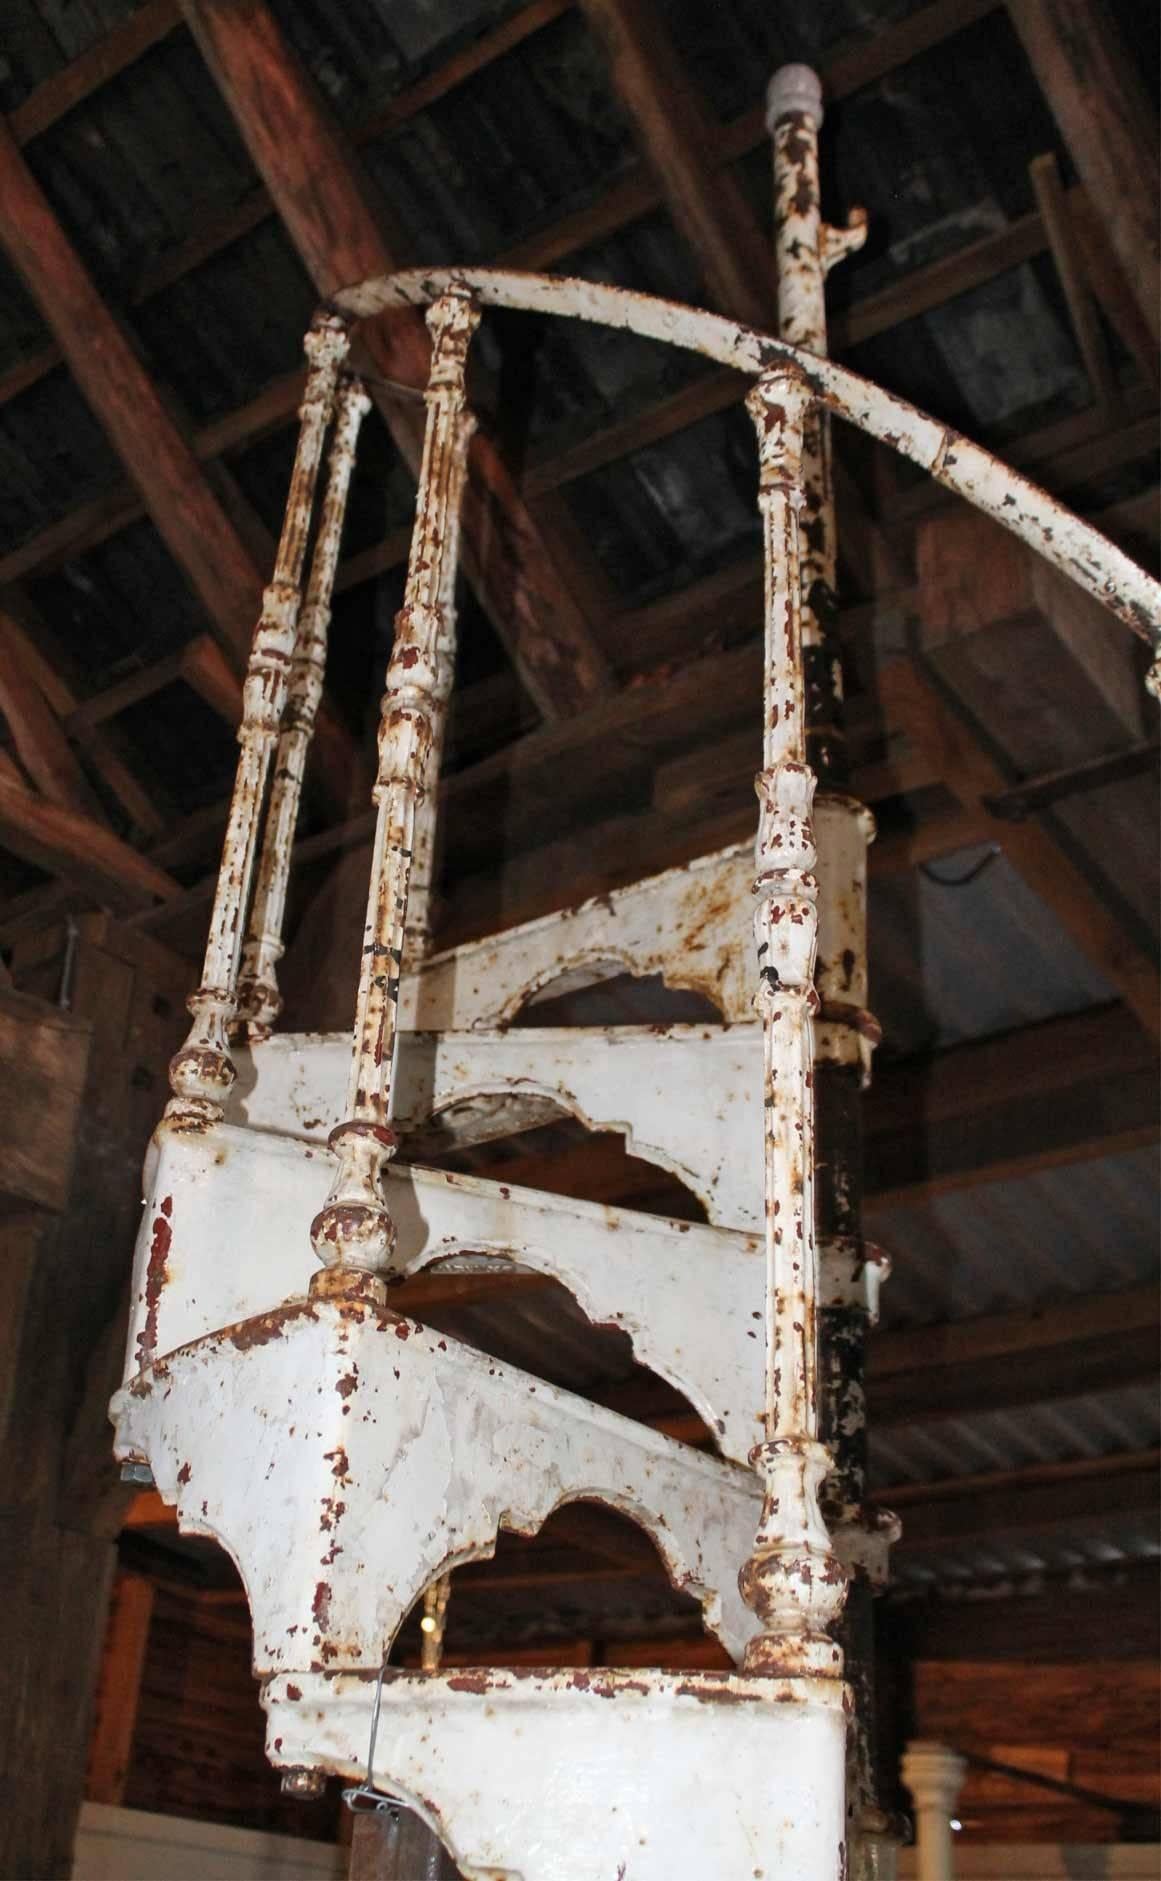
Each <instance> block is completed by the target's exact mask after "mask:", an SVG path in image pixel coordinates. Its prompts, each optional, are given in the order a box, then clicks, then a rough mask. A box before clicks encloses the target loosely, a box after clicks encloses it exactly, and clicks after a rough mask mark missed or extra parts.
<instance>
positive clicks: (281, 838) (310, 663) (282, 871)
mask: <svg viewBox="0 0 1161 1881" xmlns="http://www.w3.org/2000/svg"><path fill="white" fill-rule="evenodd" d="M370 409H371V401H370V399H369V398H368V397H367V394H366V392H365V391H364V389H363V387H362V385H361V384H360V382H359V381H358V380H357V379H347V380H346V381H345V382H344V383H343V385H342V386H341V387H340V389H339V393H338V397H337V399H336V401H335V426H334V432H333V434H332V437H331V448H330V458H329V465H328V471H327V486H326V490H325V492H324V495H323V500H322V510H321V513H320V517H319V526H318V536H317V539H316V541H315V546H314V554H313V556H312V558H311V565H310V576H309V579H308V581H307V584H306V599H305V601H304V603H303V607H302V612H301V614H300V615H299V618H298V633H297V635H296V637H295V645H294V657H293V659H292V660H291V665H290V681H289V685H288V688H287V695H286V706H285V709H284V711H283V714H282V730H281V733H280V734H279V739H278V752H277V756H276V758H275V762H274V778H273V781H272V783H271V786H270V803H269V807H268V809H267V812H266V828H265V830H264V832H263V837H262V857H261V860H260V862H259V864H258V879H257V886H256V888H255V890H254V906H253V909H252V911H251V914H250V925H249V929H248V932H247V935H246V945H245V947H244V949H243V952H242V972H241V978H240V980H239V983H238V1015H239V1018H240V1019H242V1021H243V1022H244V1024H245V1027H246V1033H247V1036H248V1037H249V1038H250V1039H251V1041H253V1040H255V1039H262V1038H268V1037H269V1035H270V1031H271V1028H272V1027H273V1025H274V1022H275V1020H276V1019H277V1017H278V1014H279V1012H280V1011H281V1008H282V995H281V993H280V992H279V990H278V962H279V961H280V960H281V958H282V953H283V942H282V922H283V917H284V915H285V913H286V890H287V885H288V883H289V880H290V857H291V850H292V848H293V846H294V831H295V826H296V824H297V822H298V807H299V802H300V800H301V797H302V783H303V777H304V775H305V772H306V759H307V753H308V751H309V750H310V741H311V737H312V735H313V733H314V723H315V719H316V718H317V716H318V708H319V704H320V702H321V700H322V693H323V682H324V679H325V676H326V663H327V633H328V630H329V628H330V622H331V594H332V591H333V589H334V584H335V569H336V568H337V566H338V560H339V543H340V541H341V539H342V533H343V522H344V519H345V517H346V513H347V495H348V492H349V490H350V487H351V473H352V471H353V470H354V467H355V451H356V449H357V446H358V441H359V427H360V426H361V424H362V422H363V419H364V417H365V416H366V414H367V413H368V412H369V411H370Z"/></svg>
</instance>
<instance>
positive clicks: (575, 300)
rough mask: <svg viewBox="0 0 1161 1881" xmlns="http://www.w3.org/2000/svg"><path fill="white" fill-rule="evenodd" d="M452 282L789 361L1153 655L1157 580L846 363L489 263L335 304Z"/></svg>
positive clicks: (748, 362) (401, 303) (641, 299)
mask: <svg viewBox="0 0 1161 1881" xmlns="http://www.w3.org/2000/svg"><path fill="white" fill-rule="evenodd" d="M452 282H454V283H457V284H460V285H463V286H465V287H467V288H468V289H469V290H470V291H471V292H472V293H473V294H474V295H475V296H476V297H477V299H478V300H479V301H480V303H481V304H482V305H484V306H491V307H512V308H517V309H524V310H525V311H527V312H530V313H540V314H552V315H556V316H558V317H560V316H563V317H565V318H570V319H575V320H592V321H594V322H596V323H597V324H599V325H601V326H608V327H613V328H617V329H619V330H621V331H623V332H631V333H638V334H640V335H641V336H642V338H644V339H653V340H659V341H661V342H663V343H664V344H665V345H668V346H680V347H683V348H685V349H687V350H688V351H691V352H695V353H700V354H701V355H702V356H703V357H704V358H706V359H712V360H713V361H715V363H716V364H718V365H721V366H732V367H734V368H735V369H736V370H737V371H739V372H745V373H750V374H753V375H759V374H761V373H764V372H767V371H769V370H770V369H771V368H773V367H775V366H777V365H778V364H780V363H781V364H784V365H786V366H790V367H794V368H796V369H797V370H798V371H799V372H801V373H802V374H803V375H804V377H805V379H806V381H807V383H808V384H809V386H810V388H811V390H812V392H813V393H814V395H815V397H816V398H819V399H820V400H822V402H823V403H824V404H825V405H826V406H827V408H828V410H829V411H831V412H832V413H833V414H834V415H835V416H836V417H839V418H844V419H846V420H847V421H848V422H849V423H850V424H853V425H856V426H857V427H858V429H859V430H860V431H865V432H867V434H868V435H869V436H870V437H873V438H877V439H878V440H879V442H880V443H882V444H886V445H887V446H888V447H889V448H890V449H891V450H894V451H898V452H899V453H900V455H901V456H903V457H908V458H910V459H911V461H912V462H913V463H915V464H918V465H919V467H920V469H921V470H925V471H926V472H927V473H928V475H929V476H931V477H934V479H935V480H936V482H937V483H940V484H942V485H943V487H944V488H945V489H948V490H952V491H954V492H955V494H956V495H957V496H962V497H963V498H964V500H965V501H966V502H968V503H972V504H974V506H975V507H976V508H977V509H980V510H982V511H983V512H984V514H985V515H988V516H991V517H993V518H994V519H995V521H996V522H998V523H1001V524H1002V525H1003V527H1004V528H1005V529H1010V530H1011V531H1012V533H1013V534H1014V535H1017V536H1019V537H1020V539H1021V541H1024V542H1027V544H1028V546H1029V547H1030V548H1032V549H1035V551H1036V552H1037V554H1038V555H1043V556H1044V558H1045V559H1046V560H1047V561H1049V562H1052V563H1054V564H1055V566H1056V567H1058V568H1060V569H1062V570H1063V572H1064V573H1065V574H1066V575H1067V576H1068V577H1069V578H1070V580H1072V581H1075V582H1076V583H1077V585H1078V586H1079V587H1081V588H1084V589H1085V590H1086V592H1087V593H1089V594H1091V595H1093V596H1094V598H1095V599H1096V600H1098V601H1099V602H1100V603H1101V604H1102V606H1104V607H1107V608H1108V609H1109V611H1110V612H1111V613H1113V614H1115V615H1116V616H1117V617H1118V619H1120V620H1122V621H1123V622H1124V623H1125V625H1126V626H1127V627H1129V628H1130V629H1131V630H1132V631H1133V632H1134V633H1135V634H1138V635H1139V636H1140V637H1141V638H1142V639H1143V640H1145V641H1147V642H1148V644H1149V645H1150V646H1151V647H1152V648H1153V651H1154V655H1155V656H1156V655H1158V654H1161V583H1158V582H1157V581H1155V580H1154V579H1153V577H1152V576H1151V575H1147V574H1146V573H1145V571H1144V569H1142V568H1139V567H1138V566H1137V564H1136V563H1135V562H1134V561H1132V560H1131V559H1130V557H1129V556H1127V555H1126V554H1125V553H1124V552H1123V550H1121V549H1118V548H1117V547H1116V545H1115V544H1114V543H1112V542H1110V541H1109V540H1108V539H1107V537H1105V536H1102V535H1101V534H1100V532H1099V531H1098V530H1096V529H1093V528H1092V527H1091V526H1090V525H1089V524H1088V523H1085V522H1082V521H1081V519H1080V517H1078V516H1074V515H1073V513H1072V511H1071V510H1069V509H1066V508H1065V506H1064V505H1063V504H1062V503H1058V502H1056V501H1055V499H1054V498H1053V497H1050V496H1049V495H1048V494H1047V492H1046V491H1044V490H1041V489H1039V488H1038V487H1037V486H1036V485H1035V484H1034V483H1032V482H1031V481H1030V480H1029V479H1028V478H1027V477H1025V476H1023V475H1021V473H1020V472H1019V471H1016V470H1013V469H1012V468H1011V467H1010V466H1009V465H1007V464H1005V463H1003V462H1002V461H1001V460H1000V459H999V458H998V457H993V456H992V454H991V452H990V451H986V450H984V449H983V447H982V445H979V444H973V443H972V442H971V440H970V438H965V437H964V436H962V434H961V433H959V432H958V431H954V430H952V428H951V427H950V426H949V425H944V424H941V423H940V422H939V420H938V419H936V418H929V417H928V416H927V414H926V413H925V412H921V411H919V410H917V409H916V407H915V406H914V405H910V404H908V402H907V400H906V399H902V398H898V397H896V395H895V394H894V393H893V392H888V391H886V390H885V388H884V387H882V386H879V385H873V384H872V383H871V382H870V380H868V379H863V378H861V377H860V376H859V374H858V373H857V372H851V371H850V370H849V368H847V367H846V366H840V365H837V364H836V363H835V361H834V360H831V359H820V358H816V357H814V356H813V355H812V354H810V353H806V352H803V351H801V350H800V349H798V348H797V347H793V346H789V345H787V343H786V342H785V341H783V340H780V339H778V338H777V337H776V336H775V335H774V334H771V333H758V332H756V331H755V329H754V328H752V327H746V326H740V325H739V324H737V322H735V321H732V320H727V319H726V318H725V317H724V316H723V315H721V314H712V313H706V312H705V311H704V310H703V309H700V308H694V307H686V306H682V305H680V304H678V303H677V302H675V301H667V300H660V299H658V298H656V297H655V296H653V295H651V294H638V293H633V292H630V291H629V289H627V288H619V287H609V286H607V285H606V284H605V283H603V282H598V281H582V280H574V279H571V278H569V277H567V276H553V275H546V274H516V273H512V272H509V271H505V270H502V269H491V268H432V269H427V268H424V269H413V270H410V271H408V272H405V273H402V274H393V275H384V276H376V277H374V278H373V279H370V280H367V281H364V282H362V283H360V284H359V285H358V286H356V287H351V288H348V289H346V290H344V292H343V293H342V294H340V295H338V296H337V297H336V304H337V305H338V306H341V307H343V308H344V309H345V310H346V311H347V312H348V313H350V314H351V315H352V316H353V317H354V318H356V319H365V318H368V317H370V316H371V315H373V314H376V313H379V312H381V311H383V310H384V309H385V308H387V307H411V306H419V307H422V306H425V305H426V304H427V303H428V302H429V301H431V300H432V299H433V298H434V297H435V296H436V295H438V294H441V293H443V292H444V291H445V289H446V287H447V286H448V284H449V283H452Z"/></svg>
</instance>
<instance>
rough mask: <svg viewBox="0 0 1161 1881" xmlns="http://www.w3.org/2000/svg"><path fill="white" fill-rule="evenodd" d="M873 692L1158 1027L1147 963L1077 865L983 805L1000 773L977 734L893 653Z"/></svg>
mask: <svg viewBox="0 0 1161 1881" xmlns="http://www.w3.org/2000/svg"><path fill="white" fill-rule="evenodd" d="M878 683H879V689H880V697H881V698H882V700H883V703H884V708H885V710H886V711H887V713H888V715H889V717H890V721H891V723H892V724H896V725H899V726H901V727H903V728H905V729H906V730H907V733H908V735H909V737H910V738H911V739H912V741H913V742H914V744H915V745H916V747H917V748H919V749H923V748H924V747H926V748H927V749H928V750H930V751H931V753H932V755H933V758H934V757H935V756H936V755H938V758H939V761H940V762H941V763H942V765H943V766H944V773H943V774H944V776H945V777H946V778H947V780H948V782H949V784H950V785H951V787H952V788H953V789H954V790H955V792H956V794H957V795H958V796H959V797H960V800H961V802H962V803H963V805H964V808H965V809H966V810H968V811H970V813H971V814H972V815H973V816H976V815H978V818H979V834H978V838H977V840H978V841H980V842H989V841H992V842H996V843H998V844H999V845H1000V847H1001V848H1002V849H1003V851H1004V853H1005V854H1006V855H1007V857H1008V860H1009V861H1010V862H1011V863H1012V866H1013V867H1014V868H1015V869H1016V871H1017V873H1018V874H1019V875H1021V876H1023V878H1024V880H1025V882H1026V883H1027V885H1028V887H1029V888H1030V889H1032V891H1033V893H1034V894H1036V895H1038V896H1039V897H1040V899H1041V900H1042V901H1043V902H1045V903H1046V905H1047V906H1048V907H1049V908H1051V909H1052V911H1053V913H1054V914H1055V915H1056V917H1057V919H1058V920H1059V922H1060V923H1061V926H1062V927H1063V928H1064V929H1065V931H1066V932H1067V933H1069V934H1070V935H1071V936H1072V938H1073V940H1074V941H1075V942H1076V944H1077V946H1078V947H1079V948H1080V951H1081V952H1082V953H1083V954H1084V955H1085V957H1086V959H1088V960H1090V961H1091V962H1092V964H1093V965H1094V966H1095V967H1097V968H1098V969H1099V971H1100V972H1101V973H1103V974H1104V975H1105V977H1106V978H1107V979H1108V980H1109V981H1110V982H1111V984H1112V985H1113V986H1115V987H1116V988H1117V989H1118V991H1119V992H1120V994H1121V996H1122V998H1123V999H1124V1001H1125V1004H1126V1005H1127V1006H1128V1007H1130V1009H1131V1010H1132V1011H1133V1012H1134V1013H1135V1014H1136V1016H1137V1018H1138V1019H1139V1020H1140V1022H1141V1024H1142V1025H1143V1026H1144V1027H1145V1029H1146V1030H1147V1031H1148V1032H1150V1033H1151V1034H1153V1035H1154V1036H1156V1035H1157V1032H1158V1024H1159V1019H1158V988H1157V970H1156V966H1155V964H1154V962H1153V961H1152V960H1151V959H1150V958H1149V956H1148V955H1147V954H1146V953H1145V952H1144V951H1143V949H1142V948H1141V947H1140V946H1139V945H1138V943H1137V942H1136V940H1135V939H1134V937H1133V936H1132V935H1130V934H1129V933H1128V931H1127V930H1126V928H1125V927H1124V926H1123V925H1122V924H1121V922H1120V921H1118V919H1117V918H1116V916H1115V915H1114V913H1113V912H1112V910H1111V909H1110V908H1109V907H1107V906H1106V904H1105V902H1104V900H1103V899H1102V897H1101V895H1100V894H1099V892H1098V891H1097V889H1095V888H1094V887H1093V886H1092V885H1091V884H1090V883H1089V882H1088V881H1087V880H1086V879H1085V877H1084V876H1083V875H1082V874H1081V872H1080V870H1079V869H1078V868H1077V866H1076V864H1075V863H1074V862H1073V861H1072V860H1071V858H1070V857H1069V856H1067V855H1066V854H1065V852H1064V851H1063V849H1061V848H1060V846H1059V845H1058V844H1057V843H1056V842H1054V841H1053V839H1052V836H1051V835H1050V834H1049V832H1048V830H1047V829H1046V828H1045V827H1043V826H1042V825H1040V824H1039V823H1036V822H1034V821H1032V820H1029V821H1027V822H1024V823H1012V822H1006V821H1004V820H1003V819H1002V818H1000V817H997V816H996V815H995V814H994V813H993V812H992V811H991V810H990V809H989V808H988V803H989V800H990V799H992V798H994V797H996V796H997V795H999V794H1000V793H1001V792H1002V791H1003V789H1004V786H1005V784H1006V783H1007V779H1006V778H1005V776H1004V774H1003V772H1002V771H1001V769H1000V767H999V765H998V764H997V763H996V762H995V760H994V759H993V758H992V757H991V756H990V754H989V753H988V751H987V750H986V749H985V747H984V745H983V744H982V743H981V741H980V740H979V738H978V737H977V736H976V734H975V733H974V732H973V731H972V730H971V729H970V727H969V726H968V725H967V724H966V723H965V721H964V720H963V719H961V718H960V716H959V715H958V714H957V713H956V712H953V711H952V710H951V709H950V708H949V706H948V705H946V704H945V702H944V700H943V698H942V697H941V695H940V693H939V692H938V691H937V689H936V687H935V686H934V685H933V684H932V683H931V681H930V680H928V679H927V678H925V677H924V675H923V674H922V672H921V671H920V669H919V667H918V666H917V665H915V664H914V663H912V662H911V661H903V660H897V661H895V662H894V663H893V664H892V665H891V666H890V667H889V668H885V669H884V671H883V672H882V673H881V674H880V675H879V682H878Z"/></svg>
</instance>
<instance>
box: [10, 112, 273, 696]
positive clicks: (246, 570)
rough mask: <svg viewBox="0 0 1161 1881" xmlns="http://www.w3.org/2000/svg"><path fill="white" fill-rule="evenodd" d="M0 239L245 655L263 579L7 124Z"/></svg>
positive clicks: (215, 615)
mask: <svg viewBox="0 0 1161 1881" xmlns="http://www.w3.org/2000/svg"><path fill="white" fill-rule="evenodd" d="M0 239H2V240H3V244H4V247H5V248H6V250H7V252H8V255H9V258H10V260H11V261H12V263H13V265H14V266H15V267H16V268H17V270H18V271H19V273H20V274H21V276H22V277H23V279H24V281H25V283H26V285H27V287H28V289H29V291H30V292H31V294H32V296H33V298H34V299H35V300H36V302H37V304H38V306H39V307H40V310H41V312H42V313H43V315H44V317H45V319H46V320H47V321H48V324H49V325H50V326H51V327H52V329H53V332H54V333H55V334H56V337H57V341H58V343H59V345H60V347H61V351H62V352H63V353H64V355H65V357H66V359H67V360H68V363H69V367H70V370H71V371H72V373H73V376H74V377H75V379H76V381H77V384H78V386H79V387H80V389H81V391H82V392H83V394H84V396H85V399H86V401H87V402H88V404H89V405H90V406H91V407H92V409H93V411H94V413H95V414H96V416H97V417H98V418H99V419H100V421H101V424H102V425H103V426H104V428H105V430H106V431H107V432H108V434H109V437H110V439H111V441H112V443H113V445H114V448H115V449H116V451H117V453H118V455H119V457H120V458H121V460H122V462H123V463H124V465H125V468H126V470H127V471H128V472H129V475H130V477H131V478H132V479H133V481H134V482H135V483H136V485H137V487H138V490H139V492H140V494H141V498H142V501H143V502H144V504H145V506H146V508H147V509H148V511H149V514H150V516H151V517H152V518H153V521H154V523H155V524H156V526H157V529H158V532H159V533H160V535H161V537H162V539H163V540H164V542H165V544H166V547H167V548H168V549H169V551H170V554H171V555H172V556H173V557H174V559H175V560H176V561H177V562H178V564H179V565H180V566H181V567H182V568H183V569H184V571H185V573H186V575H187V576H188V577H189V580H190V582H191V583H192V585H193V587H194V590H195V591H196V593H197V594H198V596H199V598H200V599H201V601H202V603H203V605H204V606H205V608H206V611H207V613H208V614H209V616H210V619H211V621H212V622H213V623H214V625H215V627H216V629H217V631H218V633H219V634H220V635H221V637H222V640H223V642H224V644H225V645H226V646H228V647H229V648H230V649H231V650H232V651H233V653H234V655H235V657H236V658H238V659H239V660H243V661H244V660H245V658H246V655H247V653H248V651H249V646H250V636H251V633H252V630H253V626H254V622H255V620H256V619H257V617H258V611H259V608H260V605H261V598H262V578H261V576H260V574H259V572H258V570H257V568H256V567H255V565H254V563H253V562H252V561H251V559H250V557H249V555H248V554H247V552H246V550H245V548H244V547H243V545H242V541H241V538H240V537H239V536H238V534H237V531H236V530H235V528H234V526H233V524H232V523H231V521H230V519H229V518H228V517H227V515H226V513H225V511H224V510H223V509H222V507H221V505H220V504H219V502H218V500H217V498H216V497H215V495H214V493H213V491H212V490H211V489H210V486H209V484H208V483H207V481H206V479H205V477H204V475H203V473H202V471H201V470H200V469H199V467H198V464H197V461H196V459H195V457H194V455H193V452H192V451H191V449H190V447H189V444H188V443H187V442H186V439H185V438H184V437H183V436H182V434H181V432H180V431H179V429H178V427H177V425H176V424H175V423H174V421H173V419H172V418H171V416H170V414H169V411H168V409H167V407H166V406H165V404H164V403H163V402H162V400H161V398H160V396H159V395H158V393H157V391H156V390H155V388H154V386H153V385H152V383H151V381H150V379H149V377H148V374H147V373H146V372H145V371H144V369H143V367H142V366H141V364H140V361H139V360H138V358H137V355H136V353H135V352H134V351H133V348H132V346H131V345H130V343H129V341H128V340H127V339H126V337H125V335H124V333H123V332H122V330H121V328H120V326H119V325H118V324H117V322H116V320H115V319H114V317H113V315H112V313H111V312H110V310H109V308H108V307H107V305H106V304H105V302H104V301H103V299H102V298H101V296H100V294H99V293H98V292H97V289H96V287H95V286H94V284H93V282H92V279H91V277H90V276H89V273H88V270H87V269H86V268H85V266H84V264H83V263H82V261H81V260H80V258H79V256H78V255H77V254H76V252H75V250H74V249H73V247H72V245H71V243H70V242H69V240H68V238H67V236H66V235H65V233H64V230H63V229H62V228H61V225H60V223H59V222H58V221H57V218H56V216H55V215H54V214H53V211H52V209H51V208H50V206H49V204H48V201H47V199H46V197H45V196H44V193H43V191H42V190H41V189H40V186H39V184H38V183H37V182H36V180H35V179H34V177H33V175H32V173H31V171H30V170H29V168H28V166H27V164H26V163H25V162H24V159H23V157H22V156H21V155H20V152H19V149H18V148H17V145H16V143H15V141H14V139H13V138H12V136H11V134H10V133H9V132H8V131H7V130H6V129H5V128H3V127H0Z"/></svg>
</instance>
